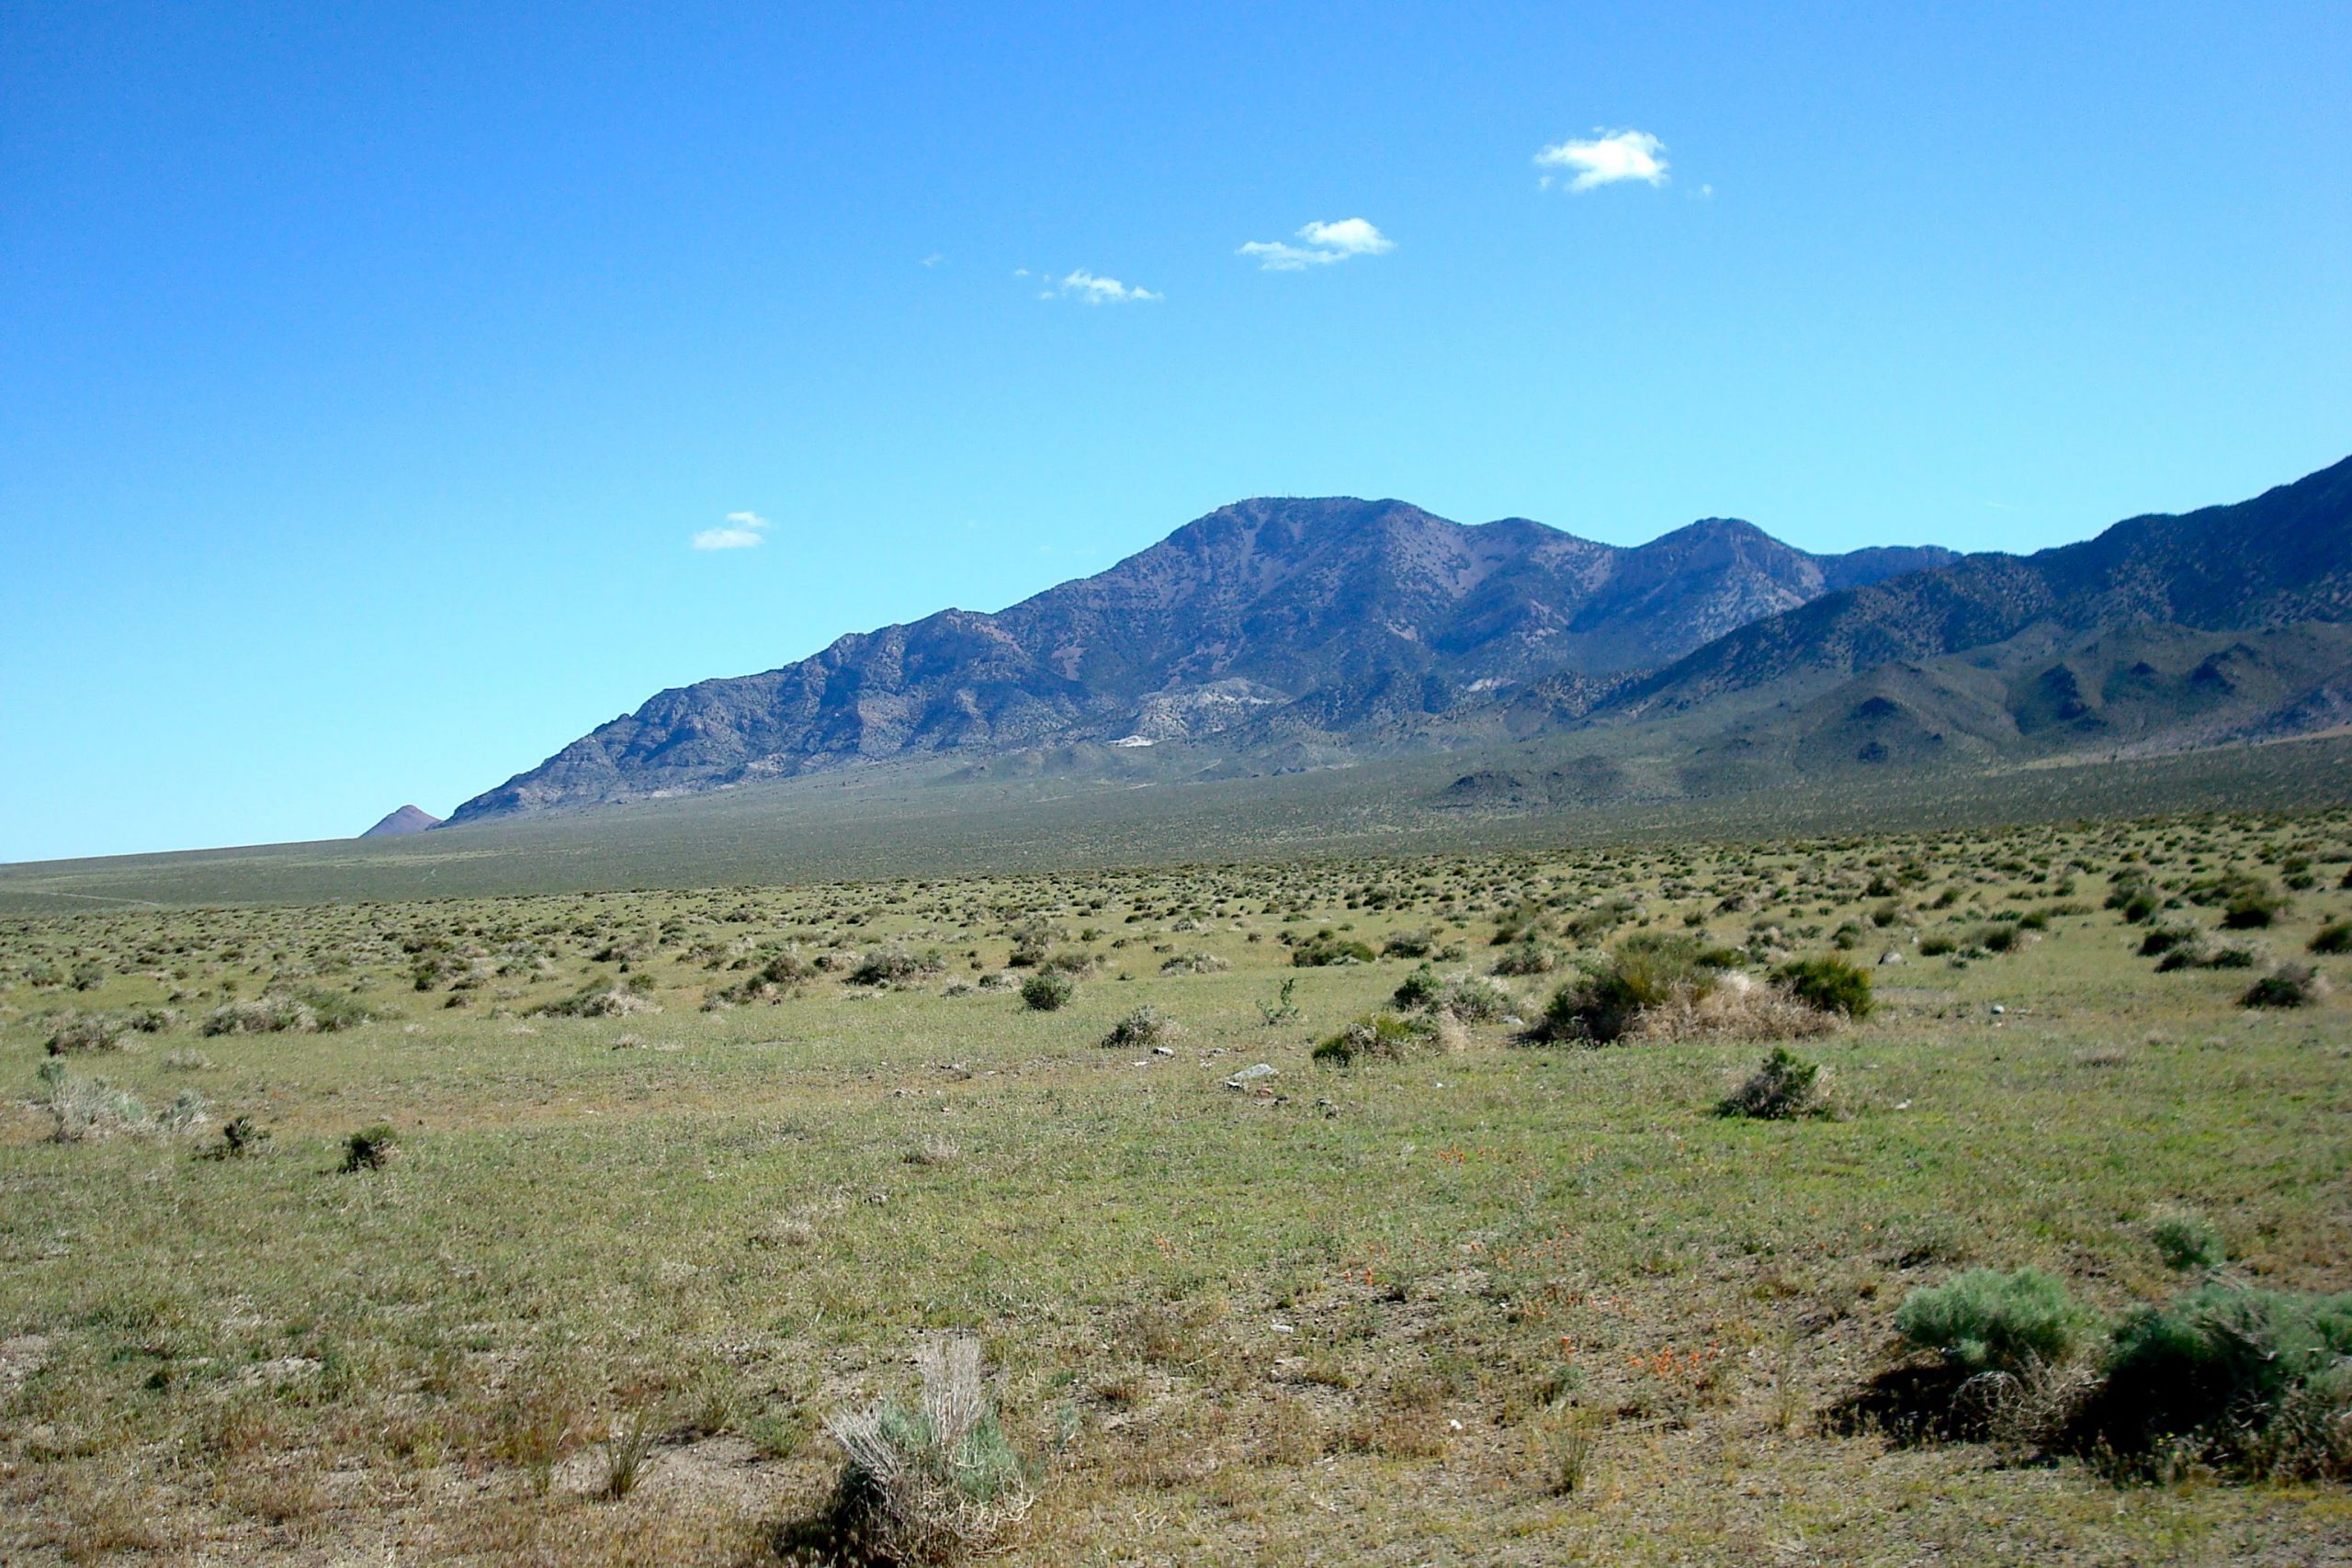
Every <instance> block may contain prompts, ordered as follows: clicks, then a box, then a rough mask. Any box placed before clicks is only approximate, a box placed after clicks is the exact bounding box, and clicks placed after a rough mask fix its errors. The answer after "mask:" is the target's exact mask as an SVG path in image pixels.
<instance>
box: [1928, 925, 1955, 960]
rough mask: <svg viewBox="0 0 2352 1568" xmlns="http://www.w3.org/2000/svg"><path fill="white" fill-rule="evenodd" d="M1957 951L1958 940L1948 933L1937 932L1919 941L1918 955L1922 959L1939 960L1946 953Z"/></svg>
mask: <svg viewBox="0 0 2352 1568" xmlns="http://www.w3.org/2000/svg"><path fill="white" fill-rule="evenodd" d="M1959 951H1960V939H1959V938H1957V937H1955V936H1953V935H1951V933H1950V932H1948V931H1938V932H1936V933H1935V934H1933V935H1932V936H1923V937H1921V938H1920V939H1919V955H1920V956H1921V957H1923V958H1941V957H1942V956H1943V955H1944V954H1945V953H1957V952H1959Z"/></svg>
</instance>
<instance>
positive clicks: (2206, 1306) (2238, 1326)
mask: <svg viewBox="0 0 2352 1568" xmlns="http://www.w3.org/2000/svg"><path fill="white" fill-rule="evenodd" d="M2105 1371H2106V1383H2105V1385H2104V1387H2103V1388H2102V1389H2101V1390H2100V1392H2099V1393H2098V1396H2097V1398H2096V1399H2095V1400H2094V1401H2093V1402H2092V1404H2091V1406H2090V1408H2089V1409H2088V1411H2087V1412H2086V1417H2085V1425H2086V1427H2087V1435H2090V1436H2093V1437H2095V1438H2097V1439H2098V1441H2099V1442H2101V1443H2103V1444H2104V1445H2106V1446H2107V1447H2108V1448H2109V1450H2112V1451H2114V1452H2116V1453H2118V1454H2121V1455H2126V1456H2131V1455H2142V1456H2146V1455H2153V1454H2155V1453H2158V1452H2161V1451H2164V1450H2171V1449H2177V1447H2179V1446H2180V1445H2182V1444H2183V1443H2184V1442H2185V1443H2186V1444H2188V1446H2190V1447H2192V1448H2193V1449H2195V1450H2199V1451H2200V1452H2201V1453H2202V1454H2203V1455H2204V1457H2206V1458H2208V1459H2210V1460H2212V1461H2217V1462H2220V1463H2222V1464H2224V1465H2227V1466H2230V1467H2232V1468H2236V1469H2241V1470H2244V1471H2247V1472H2255V1473H2286V1474H2305V1475H2335V1476H2342V1475H2346V1474H2352V1295H2343V1296H2317V1295H2299V1294H2293V1293H2290V1292H2278V1291H2258V1290H2245V1289H2241V1288H2238V1287H2235V1286H2231V1285H2223V1284H2206V1285H2201V1286H2199V1287H2198V1288H2197V1289H2195V1290H2193V1291H2190V1292H2188V1293H2187V1294H2186V1295H2183V1296H2181V1297H2179V1298H2177V1299H2176V1300H2175V1301H2173V1302H2171V1303H2168V1304H2166V1305H2165V1306H2161V1307H2154V1306H2152V1307H2145V1308H2143V1309H2141V1310H2140V1311H2138V1312H2135V1313H2133V1314H2131V1315H2130V1316H2129V1317H2127V1318H2125V1319H2124V1320H2123V1322H2122V1323H2121V1324H2120V1325H2117V1328H2116V1330H2115V1334H2114V1336H2113V1338H2112V1339H2111V1340H2110V1342H2109V1347H2108V1352H2107V1358H2106V1363H2105Z"/></svg>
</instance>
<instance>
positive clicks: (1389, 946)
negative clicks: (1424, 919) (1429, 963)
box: [1380, 927, 1437, 958]
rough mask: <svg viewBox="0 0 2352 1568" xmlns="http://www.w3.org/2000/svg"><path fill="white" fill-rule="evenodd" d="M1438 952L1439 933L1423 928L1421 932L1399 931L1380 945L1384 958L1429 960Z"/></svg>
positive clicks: (1381, 954)
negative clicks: (1431, 954) (1431, 955)
mask: <svg viewBox="0 0 2352 1568" xmlns="http://www.w3.org/2000/svg"><path fill="white" fill-rule="evenodd" d="M1436 951H1437V932H1435V931H1430V930H1429V929H1428V928H1427V927H1423V928H1422V929H1421V930H1419V931H1398V932H1397V933H1396V934H1395V935H1393V936H1391V937H1390V938H1389V939H1388V940H1387V941H1386V942H1382V943H1381V944H1380V956H1382V957H1383V958H1427V957H1428V956H1429V955H1430V953H1434V952H1436Z"/></svg>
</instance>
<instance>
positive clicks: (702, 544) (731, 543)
mask: <svg viewBox="0 0 2352 1568" xmlns="http://www.w3.org/2000/svg"><path fill="white" fill-rule="evenodd" d="M771 526H772V525H771V524H770V523H769V522H768V520H767V519H766V518H764V517H763V516H761V515H760V514H759V513H756V512H730V513H728V514H727V526H725V527H724V528H705V529H704V530H702V532H700V533H698V534H696V535H695V537H694V547H695V548H696V549H698V550H747V549H750V548H751V547H752V546H753V545H756V544H758V543H759V542H760V540H761V538H762V537H763V536H764V535H765V533H766V531H767V529H768V528H769V527H771Z"/></svg>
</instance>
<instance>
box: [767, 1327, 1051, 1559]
mask: <svg viewBox="0 0 2352 1568" xmlns="http://www.w3.org/2000/svg"><path fill="white" fill-rule="evenodd" d="M916 1366H917V1368H918V1369H919V1370H920V1371H921V1374H922V1393H921V1395H920V1397H919V1398H918V1399H917V1401H916V1402H915V1404H914V1406H913V1407H912V1408H911V1409H910V1408H909V1407H907V1406H906V1405H903V1404H899V1403H898V1402H897V1401H895V1400H884V1401H882V1402H881V1403H880V1404H870V1405H867V1406H865V1408H863V1409H860V1410H853V1411H845V1412H842V1413H840V1414H837V1415H835V1416H830V1417H828V1418H827V1420H826V1422H825V1430H826V1431H827V1433H829V1434H830V1435H831V1438H832V1439H833V1441H835V1442H836V1443H838V1444H840V1445H841V1449H842V1459H843V1463H842V1475H841V1480H840V1483H839V1484H838V1485H837V1486H836V1487H835V1489H834V1494H833V1501H832V1504H831V1507H830V1508H829V1509H828V1511H827V1514H826V1517H825V1518H824V1519H823V1520H822V1521H821V1526H822V1529H823V1531H824V1533H825V1534H826V1535H828V1536H830V1538H831V1540H830V1542H829V1543H826V1544H829V1545H830V1547H831V1551H834V1552H837V1553H843V1554H846V1555H849V1556H851V1557H852V1558H853V1559H857V1558H863V1559H864V1560H865V1561H869V1562H888V1563H905V1564H913V1563H945V1562H958V1561H961V1560H962V1559H963V1558H965V1557H967V1555H969V1554H970V1553H971V1552H973V1551H978V1550H979V1549H980V1548H982V1547H985V1546H987V1545H988V1544H989V1542H991V1541H992V1540H996V1539H997V1538H998V1537H999V1536H1000V1535H1001V1534H1002V1533H1003V1532H1004V1531H1005V1530H1006V1529H1009V1528H1010V1527H1011V1526H1012V1525H1013V1524H1015V1523H1017V1522H1018V1521H1019V1520H1020V1519H1021V1518H1022V1517H1024V1516H1025V1515H1026V1514H1027V1513H1028V1511H1029V1506H1030V1504H1031V1502H1032V1501H1033V1500H1034V1496H1035V1494H1034V1493H1033V1491H1032V1489H1031V1485H1030V1477H1029V1474H1028V1472H1027V1470H1026V1468H1025V1467H1024V1466H1023V1463H1022V1461H1021V1458H1020V1456H1019V1455H1018V1454H1016V1453H1015V1452H1014V1451H1013V1450H1012V1444H1011V1443H1010V1442H1009V1441H1007V1440H1006V1438H1005V1435H1004V1431H1003V1428H1002V1427H1000V1426H999V1425H998V1422H997V1416H996V1409H995V1406H994V1404H992V1402H991V1401H990V1400H989V1396H988V1392H987V1389H986V1388H985V1387H984V1386H983V1384H982V1382H981V1378H980V1346H979V1341H978V1340H976V1339H969V1338H950V1339H943V1340H936V1341H933V1342H932V1343H930V1344H928V1345H925V1346H924V1347H923V1348H922V1349H921V1350H920V1351H919V1352H918V1353H917V1356H916ZM805 1544H807V1545H809V1546H810V1547H818V1546H820V1542H818V1541H815V1540H810V1541H809V1542H806V1543H805Z"/></svg>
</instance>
